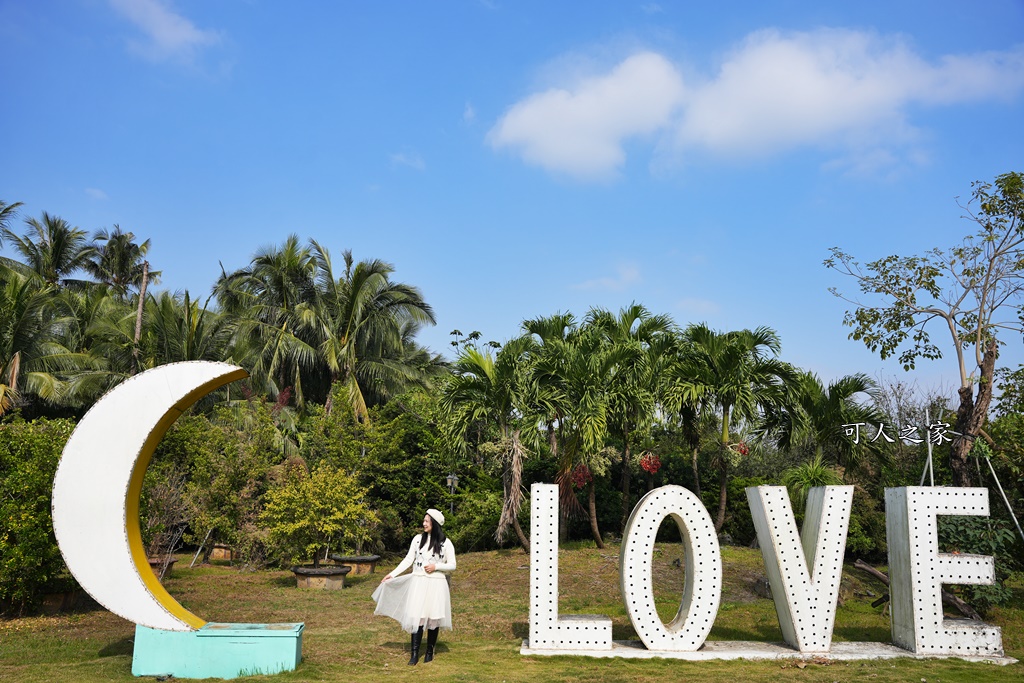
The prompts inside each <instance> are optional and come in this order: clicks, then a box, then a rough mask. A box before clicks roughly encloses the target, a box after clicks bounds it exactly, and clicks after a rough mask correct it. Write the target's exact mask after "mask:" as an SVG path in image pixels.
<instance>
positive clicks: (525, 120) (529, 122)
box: [487, 52, 683, 179]
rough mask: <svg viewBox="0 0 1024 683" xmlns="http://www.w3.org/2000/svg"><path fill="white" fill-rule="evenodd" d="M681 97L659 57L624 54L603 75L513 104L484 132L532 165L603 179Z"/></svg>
mask: <svg viewBox="0 0 1024 683" xmlns="http://www.w3.org/2000/svg"><path fill="white" fill-rule="evenodd" d="M682 99H683V83H682V79H681V78H680V76H679V73H678V72H677V71H676V69H675V67H673V66H672V64H670V63H669V61H668V60H667V59H665V58H664V57H662V56H661V55H658V54H654V53H652V52H643V53H640V54H636V55H633V56H632V57H629V58H628V59H626V60H625V61H623V62H622V63H621V64H619V65H618V66H616V67H615V68H614V69H612V70H611V72H609V73H608V74H607V75H604V76H598V77H593V78H588V79H585V80H583V81H582V82H580V83H578V84H576V85H575V86H574V87H572V88H570V89H565V88H552V89H550V90H547V91H545V92H541V93H537V94H535V95H531V96H529V97H527V98H526V99H524V100H522V101H521V102H518V103H517V104H515V105H513V106H512V107H511V108H510V109H509V110H508V111H507V112H506V113H505V115H504V116H503V117H502V118H501V119H500V120H499V121H498V122H497V123H496V124H495V126H494V127H493V128H492V129H491V131H490V132H489V133H488V134H487V140H488V142H489V143H490V144H491V146H492V147H494V148H495V149H503V148H507V149H513V150H515V151H517V152H518V153H519V154H520V155H521V156H522V157H523V159H524V160H525V161H526V162H528V163H531V164H536V165H538V166H542V167H544V168H547V169H549V170H553V171H559V172H563V173H566V174H568V175H571V176H575V177H578V178H584V179H600V178H607V177H609V176H611V175H613V174H614V172H615V170H616V169H618V168H619V167H620V166H621V165H622V164H623V162H624V161H625V158H626V153H625V150H624V149H623V143H624V142H625V141H626V140H627V139H629V138H633V137H636V136H642V135H649V134H651V133H654V132H656V131H657V130H658V129H659V128H661V127H663V126H664V125H665V122H666V121H667V120H668V119H669V117H671V116H672V114H673V112H674V111H675V110H676V109H677V108H678V106H679V105H680V104H681V102H682Z"/></svg>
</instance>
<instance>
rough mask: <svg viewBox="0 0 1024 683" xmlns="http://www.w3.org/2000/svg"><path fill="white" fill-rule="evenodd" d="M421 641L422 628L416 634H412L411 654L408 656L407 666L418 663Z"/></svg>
mask: <svg viewBox="0 0 1024 683" xmlns="http://www.w3.org/2000/svg"><path fill="white" fill-rule="evenodd" d="M422 640H423V627H422V626H420V629H419V630H418V631H416V633H414V634H412V652H411V653H410V654H409V666H413V665H415V664H416V662H418V661H420V642H421V641H422Z"/></svg>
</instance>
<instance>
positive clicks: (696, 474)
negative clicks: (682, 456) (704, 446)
mask: <svg viewBox="0 0 1024 683" xmlns="http://www.w3.org/2000/svg"><path fill="white" fill-rule="evenodd" d="M699 450H700V449H699V448H698V447H697V446H694V447H693V459H692V460H691V464H692V465H693V492H694V493H695V494H697V498H700V497H701V496H700V470H698V469H697V454H698V452H699Z"/></svg>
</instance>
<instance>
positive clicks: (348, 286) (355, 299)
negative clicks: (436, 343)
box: [310, 241, 443, 420]
mask: <svg viewBox="0 0 1024 683" xmlns="http://www.w3.org/2000/svg"><path fill="white" fill-rule="evenodd" d="M310 245H311V247H312V250H313V258H314V261H315V263H316V273H317V291H318V295H319V300H318V305H317V313H318V315H319V321H318V325H317V327H316V336H315V338H316V345H317V348H318V350H319V353H320V356H321V357H322V358H323V360H324V362H325V363H326V366H327V369H328V371H329V374H330V383H331V384H333V383H334V382H337V381H341V382H342V383H343V384H344V385H345V386H346V387H347V388H348V393H349V396H350V397H351V400H352V406H353V409H354V410H355V414H356V416H357V417H358V418H359V419H362V420H366V419H368V418H369V413H368V411H367V406H368V405H372V404H374V403H383V402H384V401H385V400H387V399H388V398H390V397H391V396H394V395H395V394H397V393H400V392H401V391H403V390H405V389H406V388H407V387H409V386H410V385H414V384H419V385H421V386H426V381H427V380H428V379H429V378H430V377H431V376H437V375H438V373H439V372H440V371H442V370H443V365H442V364H441V363H440V358H439V357H437V356H435V357H433V358H430V357H429V355H426V356H425V355H424V350H423V349H421V348H420V347H418V346H417V345H416V344H415V342H414V341H413V337H414V335H415V333H416V331H417V330H418V329H419V326H420V325H423V324H427V323H429V324H431V325H433V324H434V323H435V322H436V320H435V318H434V311H433V309H432V308H431V307H430V305H429V304H427V302H426V301H424V299H423V295H422V294H421V293H420V291H419V289H417V288H416V287H413V286H411V285H407V284H405V283H401V282H393V281H391V279H390V275H391V273H393V272H394V266H392V265H391V264H389V263H385V262H384V261H380V260H376V259H375V260H372V261H359V262H358V263H357V262H355V260H354V259H353V257H352V252H351V251H345V252H344V259H345V273H344V275H343V276H342V277H341V278H338V279H335V277H334V271H333V268H332V265H331V258H330V254H329V253H328V252H327V250H326V249H324V248H323V247H322V246H321V245H320V244H319V243H318V242H316V241H311V242H310Z"/></svg>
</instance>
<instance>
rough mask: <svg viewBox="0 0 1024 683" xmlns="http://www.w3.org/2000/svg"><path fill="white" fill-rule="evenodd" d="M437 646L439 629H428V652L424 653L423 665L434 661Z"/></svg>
mask: <svg viewBox="0 0 1024 683" xmlns="http://www.w3.org/2000/svg"><path fill="white" fill-rule="evenodd" d="M435 645H437V629H436V628H431V629H427V651H426V652H424V653H423V663H424V664H426V663H427V662H430V661H433V659H434V646H435Z"/></svg>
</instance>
